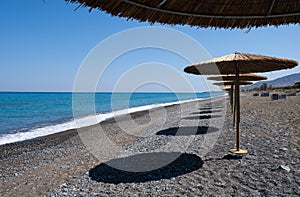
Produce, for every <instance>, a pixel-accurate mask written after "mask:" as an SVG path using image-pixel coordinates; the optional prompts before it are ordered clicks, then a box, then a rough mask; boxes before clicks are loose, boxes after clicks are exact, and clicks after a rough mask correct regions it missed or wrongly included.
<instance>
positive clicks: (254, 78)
mask: <svg viewBox="0 0 300 197" xmlns="http://www.w3.org/2000/svg"><path fill="white" fill-rule="evenodd" d="M235 78H236V76H235V75H216V76H210V77H207V79H208V80H214V81H234V80H235ZM239 78H240V80H242V81H260V80H266V79H268V77H266V76H261V75H256V74H251V73H250V74H240V76H239Z"/></svg>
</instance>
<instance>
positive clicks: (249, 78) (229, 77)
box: [207, 74, 268, 113]
mask: <svg viewBox="0 0 300 197" xmlns="http://www.w3.org/2000/svg"><path fill="white" fill-rule="evenodd" d="M239 77H240V80H242V81H260V80H265V79H268V78H267V77H265V76H261V75H255V74H240V76H239ZM235 78H236V76H235V75H216V76H210V77H207V79H208V80H214V81H234V80H235ZM233 85H234V84H232V85H230V86H229V89H228V92H229V99H230V106H231V112H232V113H233V111H234V110H233V89H234V88H233Z"/></svg>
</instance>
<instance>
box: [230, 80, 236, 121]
mask: <svg viewBox="0 0 300 197" xmlns="http://www.w3.org/2000/svg"><path fill="white" fill-rule="evenodd" d="M231 87H232V102H233V105H232V110H233V122H232V124H233V126H234V127H235V117H236V93H235V88H234V85H232V86H231ZM233 93H234V94H233Z"/></svg>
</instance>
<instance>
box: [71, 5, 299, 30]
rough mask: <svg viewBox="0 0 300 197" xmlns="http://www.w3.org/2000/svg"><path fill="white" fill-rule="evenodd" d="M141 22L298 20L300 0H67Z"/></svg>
mask: <svg viewBox="0 0 300 197" xmlns="http://www.w3.org/2000/svg"><path fill="white" fill-rule="evenodd" d="M65 1H67V2H72V3H80V5H79V7H80V6H84V7H89V8H90V11H91V10H92V9H100V10H103V11H105V12H108V13H110V14H112V15H113V16H118V17H125V18H128V19H137V20H139V21H141V22H146V21H148V22H150V23H155V22H159V23H162V24H171V25H175V24H180V25H186V24H188V25H191V26H198V27H216V28H241V29H242V28H252V27H261V26H269V25H274V26H279V25H283V24H297V23H299V21H300V1H299V0H294V1H286V0H254V1H243V0H235V1H228V0H210V1H199V0H172V1H170V0H151V1H150V0H113V1H112V0H97V1H95V0H65Z"/></svg>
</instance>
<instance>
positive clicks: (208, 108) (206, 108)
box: [199, 106, 224, 110]
mask: <svg viewBox="0 0 300 197" xmlns="http://www.w3.org/2000/svg"><path fill="white" fill-rule="evenodd" d="M214 109H224V107H222V106H213V107H200V108H199V110H214Z"/></svg>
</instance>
